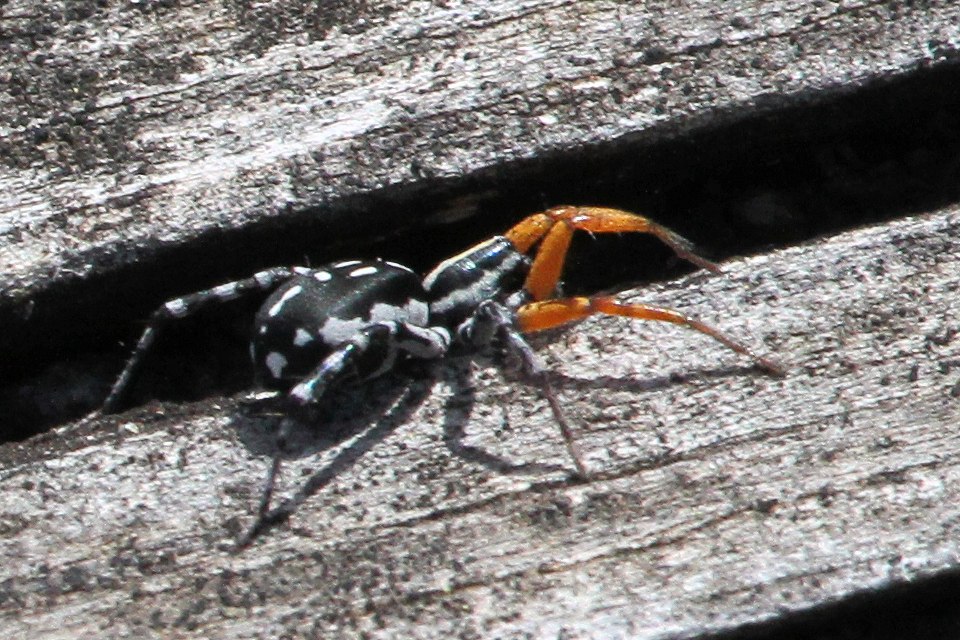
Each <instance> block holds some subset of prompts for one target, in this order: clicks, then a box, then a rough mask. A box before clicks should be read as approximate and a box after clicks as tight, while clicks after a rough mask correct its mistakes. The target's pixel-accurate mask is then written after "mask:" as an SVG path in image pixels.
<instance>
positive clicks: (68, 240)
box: [0, 0, 960, 316]
mask: <svg viewBox="0 0 960 640" xmlns="http://www.w3.org/2000/svg"><path fill="white" fill-rule="evenodd" d="M958 18H960V8H958V7H957V6H956V4H955V3H951V2H924V3H897V2H895V3H889V2H883V3H878V2H872V1H866V0H864V1H860V2H822V3H809V2H800V1H794V0H789V1H788V0H781V1H778V2H766V3H754V2H742V3H726V4H724V5H723V7H722V8H721V7H718V6H717V5H716V3H713V2H705V1H702V0H687V1H685V2H679V3H678V2H645V3H642V4H637V3H628V2H591V3H578V2H573V1H572V0H530V1H518V0H503V1H499V2H488V3H484V4H483V6H482V7H479V6H477V5H475V4H472V3H461V2H447V3H428V2H414V3H410V2H380V3H376V6H373V5H369V4H366V3H342V4H338V5H337V6H336V7H333V8H331V7H329V6H327V5H326V4H324V5H316V4H315V3H300V2H278V3H268V4H257V5H248V4H247V3H236V2H214V3H198V4H189V3H188V4H185V5H183V4H176V5H171V4H169V3H152V2H150V3H116V4H109V5H105V4H103V3H97V2H76V1H75V0H70V1H69V2H46V3H37V2H33V1H31V0H14V1H11V2H7V3H4V6H3V8H2V9H0V19H2V23H0V27H2V40H0V44H2V46H3V47H4V53H5V55H4V56H2V59H0V77H2V78H3V80H4V83H5V85H6V86H7V87H8V88H9V90H8V91H5V92H4V93H3V94H2V95H0V140H2V142H0V157H2V158H3V160H4V162H3V163H2V165H3V166H2V168H0V193H2V194H3V196H2V205H0V215H2V223H0V238H2V241H0V274H3V276H2V278H3V280H2V282H0V288H2V291H3V298H2V303H3V305H4V306H5V308H8V309H9V308H11V307H13V306H17V307H18V308H19V310H20V313H19V315H21V316H22V315H29V314H28V313H27V311H25V310H24V307H25V306H27V305H29V301H30V300H31V299H32V298H33V296H34V295H35V291H36V289H37V288H38V287H50V286H54V285H55V284H56V283H58V282H61V281H62V280H64V279H67V280H71V279H75V278H77V277H81V278H82V277H84V276H85V275H88V274H89V273H90V272H91V271H96V270H98V269H104V268H107V267H118V266H124V265H129V264H131V263H132V262H135V261H137V260H143V259H146V258H148V257H150V256H151V255H152V254H153V253H154V252H156V251H157V250H158V249H159V248H162V247H164V246H170V245H179V244H182V243H185V242H189V241H191V240H194V239H197V238H198V237H203V236H204V234H215V233H217V232H218V231H219V230H221V229H223V228H230V229H236V228H243V227H245V226H248V225H253V224H262V223H263V222H264V221H265V220H271V219H277V218H278V217H288V216H290V215H293V214H301V213H303V212H304V211H310V210H311V209H312V208H316V207H319V208H320V210H321V211H320V212H319V213H318V214H319V215H326V214H324V213H323V212H324V211H328V210H329V209H330V208H331V207H334V206H335V205H337V204H338V203H341V204H342V203H343V202H344V201H345V198H348V197H349V196H351V195H356V194H363V193H371V192H376V191H379V190H383V189H384V188H385V187H389V186H398V185H414V184H420V183H421V182H422V181H423V179H424V177H429V178H433V179H444V178H455V177H460V176H465V175H470V174H474V173H476V172H478V171H482V170H486V169H489V168H491V167H496V166H501V165H502V163H503V162H504V161H505V160H515V159H518V158H530V157H534V156H538V155H543V154H545V153H551V152H557V151H563V150H568V149H571V148H575V147H577V146H578V145H583V144H588V143H598V142H604V141H609V140H614V139H619V138H623V137H629V136H637V135H641V134H644V133H645V132H646V133H645V135H650V136H651V137H658V136H663V135H665V134H669V133H670V132H673V131H677V130H682V129H685V128H689V127H691V126H694V125H696V124H697V123H700V122H704V121H711V122H714V121H716V120H717V119H722V118H725V117H735V116H736V114H738V113H742V110H743V109H750V108H754V107H756V106H757V105H760V104H767V105H768V106H771V107H773V106H778V105H782V104H784V103H786V102H790V101H792V100H794V99H795V97H796V96H797V95H800V96H803V95H813V92H817V91H820V90H823V89H827V88H836V87H840V86H843V87H847V88H852V87H855V86H857V85H859V84H862V83H863V82H865V81H867V80H868V79H870V78H873V77H877V76H885V77H889V76H892V75H895V74H897V73H900V72H904V71H908V70H912V69H915V68H917V67H918V66H922V65H926V64H929V63H931V62H935V61H937V60H940V59H944V58H947V57H949V56H950V55H951V52H954V53H955V51H956V44H957V43H956V33H955V30H954V29H953V27H952V26H951V25H953V24H955V23H956V22H957V20H958ZM791 96H793V97H791ZM461 206H466V205H463V204H462V203H461ZM467 209H468V210H467V211H466V212H465V213H469V206H467ZM437 213H438V212H437ZM394 215H396V214H394ZM404 215H405V214H404ZM350 222H351V224H352V226H353V227H354V228H355V230H356V231H357V232H359V233H361V234H367V235H376V234H377V233H381V232H383V231H384V229H385V228H396V227H398V226H403V225H404V224H406V223H407V222H409V221H407V220H397V219H392V218H391V211H382V210H378V209H374V210H370V211H366V213H365V215H364V216H355V217H353V218H351V220H350ZM333 228H339V227H333V226H332V229H333ZM331 233H333V231H331ZM41 311H42V310H40V309H33V310H32V313H36V314H39V313H40V312H41Z"/></svg>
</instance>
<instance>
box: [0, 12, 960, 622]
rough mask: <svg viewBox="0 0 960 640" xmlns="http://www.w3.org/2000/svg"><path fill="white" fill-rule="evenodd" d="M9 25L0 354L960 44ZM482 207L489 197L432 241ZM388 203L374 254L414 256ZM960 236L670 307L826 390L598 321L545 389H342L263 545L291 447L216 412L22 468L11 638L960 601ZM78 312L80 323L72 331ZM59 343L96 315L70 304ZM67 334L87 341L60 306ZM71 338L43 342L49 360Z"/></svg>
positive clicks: (51, 18) (823, 250)
mask: <svg viewBox="0 0 960 640" xmlns="http://www.w3.org/2000/svg"><path fill="white" fill-rule="evenodd" d="M103 4H104V3H97V2H82V1H81V2H77V1H73V0H70V1H67V2H46V3H39V2H26V1H18V0H11V1H9V2H6V3H4V4H3V6H2V7H0V45H2V46H3V47H4V50H3V53H4V55H3V56H0V81H2V82H3V84H4V86H5V87H6V90H5V91H0V159H2V162H0V329H3V331H2V332H0V349H3V348H5V347H6V346H7V345H8V344H9V345H14V344H16V343H18V342H22V341H24V340H28V339H29V340H38V337H37V336H36V335H31V334H30V327H31V326H33V325H31V322H32V321H35V320H36V319H37V318H38V317H41V316H43V314H44V308H43V305H44V304H49V300H48V298H44V297H42V295H41V294H43V293H44V292H46V291H51V290H54V288H55V287H60V286H63V287H65V288H64V289H63V290H62V291H63V293H58V294H57V298H58V300H60V302H58V303H57V304H61V303H62V301H63V300H64V299H66V300H70V298H71V295H72V294H71V293H70V292H71V289H70V288H69V287H70V286H73V285H74V284H76V283H82V282H85V281H87V279H88V278H89V277H90V276H91V274H94V273H95V272H102V271H104V270H115V271H116V272H117V273H120V274H122V273H123V272H124V269H127V268H129V267H131V266H136V265H140V264H146V263H149V261H150V260H151V259H152V258H153V257H154V256H155V255H156V254H157V253H158V252H160V251H162V250H165V249H166V248H169V247H180V246H190V245H191V243H198V242H203V241H207V240H208V239H209V238H211V237H213V238H216V237H217V234H218V233H221V232H222V231H225V230H230V231H236V230H244V229H253V228H255V227H257V226H258V225H264V224H269V223H273V222H275V221H280V220H286V219H288V218H290V217H295V216H303V215H315V216H317V218H318V219H321V220H327V219H328V216H330V218H329V219H331V220H333V219H334V218H333V214H334V213H336V212H337V211H338V210H350V211H355V210H354V209H350V203H351V202H356V201H357V200H356V199H357V198H360V199H361V201H362V198H363V197H365V196H370V195H376V194H384V193H390V192H392V191H391V190H400V189H411V190H416V189H418V188H423V185H425V184H435V183H436V182H438V181H439V182H442V181H444V180H456V179H460V178H463V177H464V176H471V175H476V174H479V173H482V172H484V171H495V170H497V169H498V168H499V167H503V166H504V163H508V162H511V161H517V160H519V159H524V158H535V157H542V156H545V155H550V154H563V153H568V152H570V151H571V150H576V149H578V148H580V147H581V146H582V145H585V144H593V143H598V144H599V143H608V142H610V141H614V140H647V139H649V140H651V141H652V140H656V139H658V138H662V137H664V136H671V135H675V134H677V133H682V132H683V131H686V130H689V129H691V128H694V127H697V126H698V125H701V124H707V123H710V124H715V123H722V122H725V121H731V120H734V119H737V118H740V117H742V116H743V115H744V114H746V113H755V112H757V111H758V110H764V109H776V108H777V107H780V106H783V105H793V104H797V103H803V102H805V101H813V100H817V99H819V98H820V97H821V96H823V95H826V94H830V93H835V92H844V91H853V90H855V89H857V88H859V87H862V86H864V85H865V84H868V83H869V82H871V81H872V80H873V79H875V78H890V77H895V76H898V75H903V74H908V73H910V72H911V71H913V70H915V69H917V68H920V67H924V66H927V65H930V64H934V63H937V62H939V61H941V60H943V59H945V58H948V57H950V56H951V55H954V56H955V51H956V44H955V43H956V27H955V26H954V25H955V24H956V23H957V21H958V19H960V6H958V5H957V4H956V3H952V2H924V3H907V2H903V3H898V2H894V3H891V2H882V3H880V2H870V1H866V0H865V1H863V2H843V3H836V2H824V3H810V2H789V1H777V2H763V3H754V2H742V3H725V4H724V9H723V10H721V9H720V8H718V7H719V5H718V3H714V2H694V1H691V0H687V1H685V2H679V3H678V2H646V3H642V5H639V4H637V3H614V2H590V3H585V2H582V3H577V2H573V1H560V0H556V1H553V2H550V1H546V0H537V1H530V2H517V1H516V0H510V1H504V2H491V3H484V5H483V7H482V8H480V7H479V5H464V4H462V3H457V2H448V3H401V2H382V3H376V5H375V6H373V5H372V4H371V5H368V4H367V3H360V2H357V3H349V2H340V3H329V4H327V5H325V12H318V10H317V9H316V8H315V6H316V3H297V2H279V3H272V4H262V3H261V4H254V3H238V2H215V3H197V4H195V5H189V4H186V3H183V4H182V5H176V6H174V5H173V4H172V3H165V2H144V3H110V4H108V5H106V6H101V5H103ZM451 211H453V213H454V214H455V215H469V214H470V213H471V209H470V204H469V200H468V201H464V202H461V203H460V204H458V205H456V206H453V208H452V209H450V208H447V209H445V210H444V209H442V208H441V209H437V210H435V211H431V212H428V213H429V214H430V215H434V216H436V219H437V221H440V220H441V218H444V219H445V217H449V216H450V215H451ZM402 215H407V213H406V212H404V213H396V214H394V213H392V212H391V210H390V208H389V207H381V208H380V209H377V210H371V211H370V213H369V215H368V216H366V217H362V216H361V217H354V218H353V219H352V220H351V222H352V223H353V229H354V231H355V232H356V233H357V234H358V235H360V236H364V237H372V236H377V235H382V234H384V233H386V232H387V231H388V230H390V229H395V228H399V227H402V226H404V225H407V224H409V223H410V221H409V220H405V219H395V218H397V217H398V216H402ZM958 238H960V211H958V210H957V209H956V208H955V207H953V208H947V209H944V210H941V211H936V212H928V213H926V214H925V215H922V216H918V217H916V218H912V219H905V220H900V221H897V222H893V223H890V224H888V225H884V226H877V227H871V228H867V229H861V230H857V231H851V232H849V233H845V234H842V235H839V236H836V237H832V238H825V239H822V240H818V241H815V242H810V243H808V244H805V245H803V246H800V247H796V248H791V249H787V250H783V251H778V252H775V253H771V254H769V255H762V256H756V257H752V258H749V259H745V260H736V261H731V262H730V263H728V264H726V265H725V268H726V274H724V275H722V276H711V275H707V274H703V273H697V274H693V275H691V276H688V277H686V278H683V279H681V280H677V281H674V282H669V283H665V284H662V285H658V286H653V287H649V288H647V289H646V290H644V291H642V292H637V294H636V295H637V296H639V299H642V300H644V301H648V302H657V303H663V304H667V305H670V306H675V307H677V308H680V309H682V310H684V311H688V312H690V313H695V314H697V315H699V316H700V317H702V318H703V319H705V320H708V321H711V322H713V323H715V324H717V325H718V326H720V327H722V328H723V329H724V330H726V331H728V332H730V333H731V334H734V335H736V336H738V337H742V338H743V339H744V340H746V341H748V342H749V343H750V344H754V345H757V346H758V348H759V349H761V350H763V351H765V352H769V353H772V354H775V355H776V357H778V358H780V359H781V360H782V361H783V362H785V363H786V364H787V365H788V367H789V374H788V375H787V376H786V377H784V378H782V379H775V378H769V377H766V376H764V375H762V374H760V373H759V372H757V371H755V370H753V369H752V368H751V367H750V366H749V363H747V362H744V361H743V360H742V359H741V358H738V357H737V356H735V355H733V354H730V353H728V352H726V351H725V350H724V349H722V348H721V347H718V346H716V345H714V344H712V343H711V342H710V341H708V340H706V339H704V338H702V337H701V336H698V335H694V334H690V333H689V332H683V331H681V330H677V329H673V328H665V327H659V326H648V325H641V324H630V323H628V322H624V321H619V320H611V319H596V320H590V321H587V322H585V323H583V324H582V325H581V326H580V327H579V328H578V329H576V330H569V331H562V332H557V333H554V334H552V335H550V336H545V337H543V338H538V340H537V346H538V349H539V351H540V353H541V354H542V355H543V357H544V359H545V360H546V361H547V362H548V364H549V365H550V367H551V369H552V370H554V371H555V372H556V374H555V377H556V385H557V388H558V392H559V394H560V396H561V398H562V400H563V404H564V406H565V407H566V411H567V413H568V417H569V418H570V420H571V421H572V423H573V424H574V426H575V427H576V429H577V431H578V433H579V442H580V446H581V447H582V448H583V450H584V453H585V457H586V460H587V463H588V466H589V467H590V469H591V471H592V472H593V473H592V476H591V478H590V479H589V480H587V481H585V482H573V481H571V480H570V479H569V478H568V472H569V470H570V468H571V467H570V463H569V461H568V460H567V459H566V457H565V451H564V448H563V446H562V444H561V442H560V440H559V438H558V436H557V432H556V427H555V425H554V424H553V422H552V420H551V415H550V412H549V411H548V409H547V407H546V405H545V403H544V402H543V400H542V399H541V398H540V397H539V396H538V394H537V392H536V390H534V389H530V388H528V387H525V386H524V385H523V384H521V383H519V382H518V381H516V380H514V379H512V378H510V377H509V376H507V377H505V376H504V375H503V374H501V373H500V372H499V371H497V370H496V369H494V368H491V367H490V366H489V365H488V364H486V363H483V362H480V363H478V364H473V363H471V362H470V361H466V360H463V361H454V362H451V363H449V364H448V365H446V366H443V367H440V368H438V369H437V371H435V372H434V377H433V378H432V379H431V380H430V381H427V382H418V383H415V384H412V385H411V387H410V390H409V391H405V390H404V386H403V384H402V380H401V379H392V380H386V381H383V382H382V383H378V384H377V385H375V386H373V387H371V388H370V389H368V390H367V392H366V394H365V395H364V394H361V395H350V394H345V395H344V396H343V397H342V400H341V403H342V405H343V406H342V408H341V409H340V411H339V412H338V413H337V415H336V416H334V417H332V418H331V420H330V424H329V428H330V429H331V430H332V431H333V432H335V433H336V434H338V435H339V436H342V437H343V438H345V439H343V440H336V439H333V438H330V439H324V438H323V437H321V436H313V437H311V436H309V435H307V434H303V435H302V437H301V441H302V442H301V444H302V454H301V455H299V456H297V458H296V459H295V460H291V461H290V462H289V463H288V464H287V467H286V469H285V475H284V480H283V487H282V491H281V493H282V494H283V495H291V493H292V492H294V491H296V487H298V486H302V484H303V482H304V481H306V480H308V479H311V478H312V480H311V481H312V482H313V483H314V484H316V485H318V490H317V491H316V492H315V493H314V494H313V495H311V496H309V497H308V498H307V499H306V500H305V502H304V504H303V505H302V507H301V508H300V509H299V510H298V511H297V513H296V514H295V515H294V516H293V518H292V519H291V521H290V522H289V523H288V524H287V525H285V526H283V527H280V528H278V529H276V530H274V531H271V532H270V533H269V534H268V535H267V536H266V537H265V538H263V539H262V540H260V541H258V543H257V544H256V545H255V546H254V547H252V548H251V549H248V550H246V551H244V552H242V553H239V554H238V553H235V552H234V550H233V548H232V543H233V541H234V540H235V539H236V536H237V535H238V534H239V533H240V532H241V531H242V530H243V528H244V527H245V526H246V525H247V524H249V522H250V520H251V517H252V516H251V514H252V511H253V509H254V506H255V502H256V498H257V490H258V487H259V484H260V482H261V479H262V476H263V473H264V471H265V465H266V460H265V456H266V455H267V454H268V452H269V451H270V447H271V444H270V442H271V440H270V433H271V428H272V427H273V426H275V420H273V418H271V417H270V416H262V415H259V414H257V413H255V412H252V410H250V409H245V408H243V407H242V406H241V404H242V403H241V402H240V401H239V399H238V398H229V397H214V398H211V399H208V400H206V401H202V402H196V403H192V404H176V403H166V404H164V403H151V404H148V405H146V406H143V407H138V408H135V409H132V410H130V411H129V412H127V413H125V414H123V415H120V416H113V417H106V418H104V417H97V416H91V417H89V418H87V419H85V420H82V421H79V422H77V423H74V424H70V425H66V426H63V427H61V428H59V429H57V430H55V431H51V432H49V433H47V434H44V435H42V436H39V437H36V438H34V439H32V440H30V441H27V442H25V443H20V444H7V445H3V446H2V447H0V495H3V496H4V497H3V500H2V505H0V558H2V559H3V561H2V565H0V630H2V631H3V632H4V633H5V637H11V638H60V637H62V638H75V637H110V638H114V637H117V638H119V637H131V636H136V637H171V636H173V637H176V636H182V635H189V634H196V635H199V636H203V637H211V638H218V637H222V638H238V637H239V638H246V637H279V636H280V635H281V634H282V633H284V632H288V633H290V634H292V635H295V636H296V635H302V636H313V637H337V636H344V637H354V636H356V635H357V633H358V632H365V633H367V634H368V635H369V636H371V637H418V638H420V637H423V638H428V637H451V636H452V637H536V638H554V637H561V636H565V637H578V638H579V637H598V638H616V637H623V638H664V637H696V636H702V635H703V634H708V633H711V632H715V631H720V630H726V629H731V628H736V627H738V626H739V625H742V624H744V623H750V622H758V621H764V620H776V619H780V618H781V617H782V616H784V615H785V614H787V613H789V612H793V611H801V610H806V609H807V608H809V607H811V606H816V605H822V604H824V603H829V602H834V601H838V600H840V599H843V598H847V597H849V596H850V595H851V594H857V593H862V592H863V591H864V590H872V589H879V590H888V589H890V588H892V587H894V586H896V585H902V584H910V583H913V582H915V581H917V580H919V579H921V578H924V577H927V576H934V575H941V574H943V573H949V572H955V571H957V569H958V566H957V562H958V554H960V550H958V544H957V542H956V540H957V531H956V526H957V525H956V523H957V522H960V518H958V516H960V511H958V507H957V505H958V504H960V501H958V499H957V497H958V496H957V495H956V494H957V491H958V489H957V487H958V484H957V478H956V476H957V474H958V469H960V467H958V464H957V462H956V454H955V452H956V451H957V444H958V443H957V436H956V435H955V434H956V429H955V425H956V423H957V421H958V420H957V419H958V407H960V377H958V371H960V369H958V365H960V351H958V344H960V343H958V340H957V338H956V334H957V327H958V319H957V315H958V311H960V303H958V298H957V290H958V286H960V284H958V283H960V277H958V275H957V274H958V273H960V265H958V261H960V251H958V246H957V245H958V242H960V241H958ZM59 309H60V307H58V310H59ZM58 313H59V311H58ZM52 315H58V314H52ZM41 337H42V336H41Z"/></svg>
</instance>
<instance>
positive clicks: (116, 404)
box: [103, 267, 310, 413]
mask: <svg viewBox="0 0 960 640" xmlns="http://www.w3.org/2000/svg"><path fill="white" fill-rule="evenodd" d="M309 272H310V269H307V268H305V267H273V268H271V269H265V270H263V271H258V272H257V273H255V274H253V275H252V276H250V277H249V278H243V279H241V280H234V281H233V282H227V283H225V284H221V285H218V286H216V287H212V288H210V289H203V290H202V291H197V292H195V293H191V294H188V295H185V296H182V297H180V298H173V299H172V300H168V301H167V302H165V303H164V304H163V305H161V306H160V307H159V308H158V309H157V310H156V311H154V312H153V314H152V315H151V316H150V320H149V323H148V324H147V328H146V329H145V330H144V332H143V334H142V335H141V336H140V340H139V341H138V342H137V346H136V348H135V349H134V351H133V354H132V355H131V356H130V358H129V359H128V360H127V363H126V365H125V366H124V368H123V371H122V372H121V373H120V376H119V377H118V378H117V380H116V382H114V383H113V387H111V389H110V393H109V394H108V395H107V399H106V400H104V402H103V411H104V412H105V413H115V412H116V411H117V410H118V409H119V408H120V407H121V405H122V404H123V401H124V399H125V396H126V394H127V392H128V391H129V388H130V383H131V382H132V381H133V379H134V377H135V376H136V374H137V372H138V371H139V369H140V366H141V365H142V364H143V361H144V359H145V358H146V356H147V354H148V353H149V351H150V349H151V348H152V347H153V344H154V342H156V339H157V337H158V336H159V335H160V333H161V331H162V330H163V328H164V327H165V326H166V325H167V324H169V323H171V322H174V321H177V320H182V319H184V318H187V317H189V316H192V315H194V314H195V313H197V312H199V311H200V310H202V309H205V308H208V307H211V306H213V305H217V304H223V303H226V302H230V301H233V300H237V299H239V298H243V297H245V296H248V295H251V294H254V293H256V294H263V293H266V292H269V291H272V290H273V289H275V288H276V287H278V286H280V285H281V284H283V283H284V282H286V281H288V280H290V279H291V278H294V277H296V276H298V275H302V274H304V273H309Z"/></svg>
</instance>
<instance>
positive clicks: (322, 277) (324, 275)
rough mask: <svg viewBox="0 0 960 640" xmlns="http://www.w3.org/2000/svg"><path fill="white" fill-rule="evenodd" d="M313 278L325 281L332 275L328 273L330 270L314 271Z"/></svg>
mask: <svg viewBox="0 0 960 640" xmlns="http://www.w3.org/2000/svg"><path fill="white" fill-rule="evenodd" d="M313 278H314V280H316V281H317V282H326V281H328V280H330V279H331V278H333V276H332V275H330V272H329V271H316V272H314V274H313Z"/></svg>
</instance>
